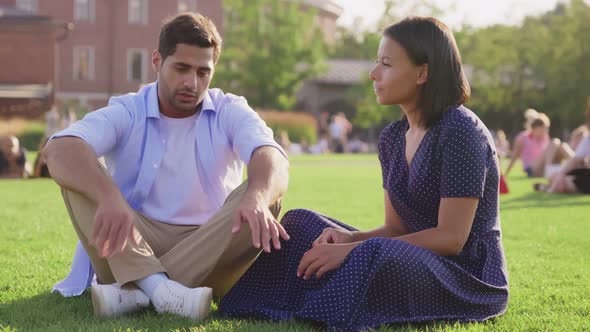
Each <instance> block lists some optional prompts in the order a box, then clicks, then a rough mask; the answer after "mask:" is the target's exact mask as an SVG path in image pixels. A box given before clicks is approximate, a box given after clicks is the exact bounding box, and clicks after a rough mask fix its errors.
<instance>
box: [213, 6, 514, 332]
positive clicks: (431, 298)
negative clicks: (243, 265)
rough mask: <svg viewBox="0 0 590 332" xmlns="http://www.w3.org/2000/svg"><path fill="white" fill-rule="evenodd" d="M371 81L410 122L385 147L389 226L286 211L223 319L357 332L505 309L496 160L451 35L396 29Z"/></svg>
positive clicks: (382, 99) (433, 22) (478, 317)
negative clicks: (274, 242) (278, 233)
mask: <svg viewBox="0 0 590 332" xmlns="http://www.w3.org/2000/svg"><path fill="white" fill-rule="evenodd" d="M370 77H371V79H372V80H373V82H374V83H373V84H374V91H375V94H376V96H377V101H378V102H379V104H382V105H400V106H401V108H402V110H403V112H404V115H405V117H404V119H402V120H399V121H396V122H394V123H392V124H390V125H389V126H387V127H386V128H385V129H384V130H383V132H382V133H381V136H380V141H379V146H378V151H379V160H380V162H381V170H382V175H383V189H384V192H383V195H384V202H385V211H384V215H385V216H384V219H385V222H384V225H383V226H381V227H378V228H376V229H374V230H370V231H358V230H356V229H354V228H352V227H350V226H348V225H346V224H344V223H342V222H340V221H337V220H335V219H333V218H330V217H328V216H324V215H322V214H319V213H317V212H314V211H310V210H305V209H297V210H291V211H289V212H287V213H286V214H285V215H284V217H283V219H282V224H283V227H285V230H286V231H287V232H288V233H289V235H290V236H291V240H290V241H288V242H285V243H284V244H283V245H282V249H281V251H278V252H272V253H271V254H270V255H265V256H262V257H260V258H259V259H258V260H257V261H256V262H255V263H254V264H253V265H252V266H251V267H250V269H249V270H248V271H247V272H246V273H245V274H244V275H243V276H242V278H241V279H240V280H239V281H238V283H237V284H236V285H235V286H234V287H233V288H232V289H231V290H230V292H229V293H228V294H227V295H226V296H225V297H224V298H223V299H222V300H221V302H220V304H219V311H220V312H221V313H222V315H223V316H225V317H240V318H245V317H252V318H259V319H260V318H262V319H269V320H273V321H277V320H287V319H301V320H305V321H309V322H314V323H317V324H321V325H322V326H323V327H325V328H327V329H329V330H342V331H359V330H369V329H376V328H378V327H379V326H381V325H383V324H387V323H405V322H422V321H431V320H452V321H462V322H468V321H483V320H486V319H489V318H491V317H495V316H498V315H501V314H503V313H504V312H505V311H506V307H507V303H508V275H507V270H506V263H505V257H504V250H503V246H502V235H501V229H500V220H499V215H498V203H499V200H498V197H499V196H498V179H499V177H500V174H499V171H498V158H497V154H496V150H495V146H494V141H493V139H492V137H491V135H490V132H489V131H488V129H487V128H486V126H485V125H484V124H483V122H482V121H481V120H480V119H479V118H478V117H477V116H476V115H475V114H474V113H473V112H472V111H470V110H469V109H467V108H465V107H464V106H463V105H462V104H463V103H464V102H466V101H467V99H468V98H469V95H470V89H469V84H468V82H467V80H466V78H465V75H464V72H463V69H462V64H461V57H460V55H459V51H458V49H457V46H456V43H455V39H454V37H453V34H452V32H451V30H450V29H449V28H448V27H447V26H445V25H444V24H443V23H442V22H440V21H439V20H437V19H435V18H422V17H411V18H407V19H405V20H403V21H401V22H399V23H396V24H393V25H391V26H389V27H388V28H386V29H385V31H384V33H383V36H382V38H381V42H380V44H379V50H378V52H377V61H376V64H375V66H374V68H373V69H372V71H371V73H370ZM350 195H352V196H354V193H350ZM352 196H351V197H352ZM351 199H352V198H351Z"/></svg>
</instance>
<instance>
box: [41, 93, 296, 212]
mask: <svg viewBox="0 0 590 332" xmlns="http://www.w3.org/2000/svg"><path fill="white" fill-rule="evenodd" d="M159 121H160V110H159V106H158V93H157V82H155V83H151V84H149V85H146V86H144V87H143V88H142V89H141V90H139V92H137V93H131V94H127V95H123V96H118V97H113V98H111V99H110V100H109V104H108V106H107V107H104V108H102V109H99V110H97V111H94V112H91V113H89V114H88V115H86V116H85V117H84V118H83V119H82V120H80V121H78V122H76V123H74V124H73V125H71V126H70V127H68V128H67V129H64V130H62V131H60V132H58V133H56V134H55V135H54V136H53V137H52V138H56V137H62V136H76V137H79V138H81V139H83V140H84V141H86V142H87V143H88V144H89V145H90V146H91V147H92V148H93V149H94V151H95V152H96V155H97V156H98V157H101V156H104V159H105V163H106V167H107V170H108V171H109V174H110V175H111V177H112V178H113V180H114V181H115V183H116V184H117V186H118V187H119V189H120V190H121V192H122V193H123V195H124V197H125V198H126V199H127V201H128V202H129V205H130V206H131V207H132V208H134V209H136V210H138V209H140V207H141V206H142V204H143V203H144V201H145V200H146V198H147V197H148V194H149V192H150V189H151V187H152V185H153V183H154V180H155V179H156V176H157V174H158V171H159V167H160V164H161V162H162V158H163V157H164V154H165V152H166V151H165V146H166V144H165V141H164V140H165V137H161V135H160V131H159ZM195 121H196V126H195V140H196V144H195V146H196V152H195V156H197V158H196V159H197V160H196V163H197V170H198V174H199V180H200V182H201V183H202V185H203V188H204V190H205V192H206V193H207V195H208V196H209V198H210V202H211V204H213V205H215V207H216V208H219V207H221V206H222V204H223V202H224V201H225V199H226V197H227V196H228V195H229V193H230V192H231V191H232V190H234V189H235V188H237V187H238V186H239V185H240V183H241V182H242V174H243V170H244V163H246V164H248V163H249V161H250V157H251V156H252V153H253V152H254V150H255V149H256V148H258V147H261V146H273V147H276V148H277V149H279V150H280V151H281V152H282V153H283V154H285V152H284V151H283V150H282V148H281V147H280V146H279V145H278V144H277V143H276V142H275V140H274V138H273V134H272V130H271V129H270V128H268V127H267V126H266V124H265V123H264V121H263V120H262V119H261V118H260V117H259V116H258V114H257V113H256V112H254V110H252V108H250V106H248V103H247V102H246V99H244V98H242V97H238V96H235V95H232V94H224V93H223V92H222V91H221V90H219V89H209V90H208V91H207V93H206V94H205V98H204V99H203V102H202V107H201V114H200V115H199V116H198V117H197V118H196V120H195ZM285 156H286V154H285ZM193 175H194V174H193ZM186 176H187V177H189V176H190V174H187V175H186ZM186 183H189V181H187V182H186ZM174 189H175V188H170V195H171V199H174V193H175V191H174ZM195 199H198V198H195Z"/></svg>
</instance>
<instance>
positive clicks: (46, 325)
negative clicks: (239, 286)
mask: <svg viewBox="0 0 590 332" xmlns="http://www.w3.org/2000/svg"><path fill="white" fill-rule="evenodd" d="M494 321H495V319H492V320H490V321H487V322H485V323H483V324H477V323H465V324H463V323H456V322H445V321H438V322H425V323H420V324H391V325H385V326H382V327H381V328H379V329H378V330H377V331H432V330H439V329H445V328H449V327H454V328H460V327H470V326H471V327H479V328H483V327H493V325H494ZM0 325H2V326H3V327H4V328H5V329H6V328H8V327H10V328H11V329H15V330H17V331H32V330H42V331H79V330H84V331H148V330H149V331H171V330H176V331H184V330H191V331H195V330H196V331H268V332H270V331H310V332H311V331H324V329H323V328H322V326H321V325H319V324H314V323H313V322H303V321H296V322H294V321H289V322H279V323H273V322H269V321H262V320H249V319H248V320H244V319H241V320H239V319H236V320H231V319H229V320H228V319H224V318H223V317H221V316H220V315H219V314H217V313H216V312H213V315H212V317H211V319H209V320H207V321H205V322H194V321H192V320H189V319H185V318H180V317H178V316H173V315H168V314H167V315H160V314H157V313H156V312H155V311H154V310H153V309H149V310H146V311H144V312H141V313H137V314H133V315H127V316H123V317H118V318H116V319H100V318H96V317H95V316H94V314H93V312H92V304H91V301H90V294H89V293H88V292H86V293H84V294H83V295H82V296H80V297H76V298H67V299H66V298H63V297H61V296H60V295H57V294H51V293H43V294H39V295H36V296H33V297H30V298H23V299H19V300H16V301H13V302H9V303H2V304H0Z"/></svg>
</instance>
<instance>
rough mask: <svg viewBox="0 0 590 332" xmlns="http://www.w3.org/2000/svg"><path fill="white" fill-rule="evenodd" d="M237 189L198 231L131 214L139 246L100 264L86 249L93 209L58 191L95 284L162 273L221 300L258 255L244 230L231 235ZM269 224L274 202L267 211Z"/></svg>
mask: <svg viewBox="0 0 590 332" xmlns="http://www.w3.org/2000/svg"><path fill="white" fill-rule="evenodd" d="M246 188H247V182H244V183H242V184H241V185H240V186H239V187H238V188H236V189H235V190H234V191H233V192H232V193H231V194H230V195H229V196H228V197H227V199H226V201H225V203H224V204H223V206H222V207H221V209H220V210H219V211H218V212H217V213H216V214H215V215H214V216H213V217H212V218H211V219H210V220H209V221H208V222H207V223H206V224H205V225H202V226H184V225H169V224H165V223H161V222H158V221H156V220H152V219H150V218H147V217H146V216H143V215H141V214H140V213H138V212H136V217H137V218H136V219H135V227H136V230H137V231H138V232H139V233H140V234H141V237H142V239H141V240H140V241H139V244H137V245H136V244H135V243H132V242H131V241H129V242H127V245H126V246H125V248H124V250H123V252H122V253H121V254H119V255H115V256H114V257H112V258H108V259H107V258H101V257H99V256H98V254H97V250H96V248H95V247H93V246H91V245H90V244H89V238H90V237H91V236H92V227H93V224H94V215H95V213H96V208H97V206H96V204H95V203H94V202H92V201H91V200H89V199H88V198H86V197H85V196H83V195H81V194H79V193H77V192H73V191H69V190H64V189H62V195H63V198H64V201H65V204H66V207H67V209H68V213H69V215H70V219H71V220H72V224H73V225H74V228H75V230H76V233H77V234H78V237H79V238H80V241H81V242H82V244H83V246H84V248H85V249H86V252H87V253H88V256H89V257H90V261H91V263H92V267H93V268H94V270H95V272H96V276H97V279H98V282H99V283H101V284H111V283H115V282H117V283H119V284H121V285H124V284H126V283H129V282H132V281H134V280H138V279H141V278H144V277H147V276H149V275H151V274H153V273H157V272H165V273H166V274H167V275H168V277H169V278H170V279H172V280H175V281H178V282H179V283H181V284H183V285H185V286H187V287H191V288H192V287H203V286H206V287H211V288H213V295H214V296H215V297H216V298H221V297H222V296H223V295H224V294H225V293H226V292H227V291H228V290H229V289H230V288H231V287H232V286H233V285H234V284H235V283H236V282H237V281H238V279H239V278H240V277H241V276H242V274H243V273H244V272H246V270H247V269H248V267H250V265H251V264H252V263H253V262H254V260H255V259H256V257H257V256H258V254H260V252H261V249H256V248H254V247H253V246H252V238H251V232H250V227H249V226H248V224H243V225H242V227H241V229H240V232H238V233H237V234H232V232H231V228H232V214H233V211H234V210H235V209H236V208H237V206H238V204H239V203H240V201H241V199H242V197H243V196H244V193H245V192H246ZM269 208H270V211H271V212H272V214H273V215H274V216H275V218H278V216H279V212H280V209H281V205H280V201H277V202H276V203H274V204H273V205H272V206H270V207H269Z"/></svg>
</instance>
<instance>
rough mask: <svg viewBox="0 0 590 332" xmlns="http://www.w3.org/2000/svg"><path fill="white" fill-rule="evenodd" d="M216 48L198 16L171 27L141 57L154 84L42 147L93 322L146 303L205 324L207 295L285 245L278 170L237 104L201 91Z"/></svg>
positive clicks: (262, 129)
mask: <svg viewBox="0 0 590 332" xmlns="http://www.w3.org/2000/svg"><path fill="white" fill-rule="evenodd" d="M221 45H222V43H221V38H220V36H219V34H218V32H217V29H216V27H215V26H214V25H213V23H212V22H211V21H210V20H209V19H207V18H205V17H204V16H202V15H200V14H196V13H186V14H179V15H177V16H175V17H173V18H171V19H170V20H168V21H167V22H166V23H165V24H164V26H163V27H162V29H161V31H160V38H159V44H158V49H157V50H155V51H154V52H153V54H152V67H153V69H154V71H155V72H156V73H157V77H158V80H157V81H156V82H154V83H151V84H148V85H146V86H144V87H142V88H141V89H140V90H139V91H138V92H137V93H132V94H128V95H123V96H119V97H113V98H111V100H110V101H109V105H108V106H107V107H105V108H102V109H99V110H97V111H94V112H91V113H89V114H88V115H86V116H85V117H84V118H83V119H82V120H80V121H78V122H75V123H74V124H71V125H70V126H69V127H68V128H66V129H64V130H63V131H61V132H58V133H56V134H55V135H54V136H53V137H52V138H51V140H50V141H49V143H47V146H46V147H45V149H44V150H43V157H44V159H45V160H46V162H47V166H48V168H49V172H50V174H51V176H52V177H53V179H54V180H55V181H56V182H57V183H58V184H59V185H60V186H61V188H62V195H63V198H64V201H65V204H66V207H67V210H68V212H69V215H70V219H71V221H72V223H73V226H74V229H75V231H76V233H77V235H78V237H79V239H80V242H81V243H82V245H83V248H84V249H85V251H86V253H87V254H88V256H89V257H90V261H91V263H92V268H93V269H94V271H95V272H96V277H97V281H98V283H97V284H92V287H91V294H92V305H93V307H94V313H95V314H96V315H97V316H100V317H110V316H117V315H121V314H125V313H129V312H134V311H138V310H141V309H143V308H145V307H147V306H148V305H149V303H150V302H151V303H152V304H153V305H154V307H155V309H156V311H157V312H159V313H162V312H169V313H173V314H177V315H181V316H185V317H190V318H193V319H197V320H198V319H204V318H207V316H208V315H209V312H210V309H211V299H212V295H213V296H216V297H220V296H222V295H223V294H224V292H225V291H226V290H227V289H229V288H231V286H232V285H233V283H235V281H236V280H237V279H238V278H239V277H240V275H241V274H242V273H243V272H244V271H245V270H246V269H247V268H248V266H249V265H250V264H251V262H252V261H253V260H254V259H255V258H256V257H257V256H258V254H259V253H260V251H261V250H263V249H264V251H266V252H269V251H270V248H271V246H272V247H273V248H274V249H280V242H279V238H283V239H287V238H288V235H287V233H286V232H285V230H284V229H283V228H282V227H281V226H280V225H279V224H278V222H276V218H277V216H278V214H279V209H280V199H281V197H282V196H283V194H284V193H285V191H286V189H287V183H288V165H289V162H288V160H287V158H286V154H285V152H284V151H283V150H282V148H281V147H280V146H279V145H278V144H277V143H276V142H275V141H274V139H273V134H272V130H270V128H268V127H267V126H266V124H265V123H264V121H262V119H261V118H260V117H259V116H258V115H257V113H256V112H254V110H252V109H251V108H250V107H249V106H248V104H247V102H246V100H245V99H244V98H242V97H238V96H235V95H232V94H229V93H224V92H222V91H221V90H219V89H210V88H209V84H210V82H211V79H212V78H213V74H214V72H215V65H216V63H217V60H218V58H219V55H220V51H221ZM103 156H104V159H105V161H106V168H107V170H104V169H103V168H102V167H101V165H100V164H99V162H98V161H97V158H98V157H103ZM244 163H246V164H247V165H248V180H247V181H246V182H244V183H242V171H243V167H244ZM107 172H108V173H107ZM242 223H247V224H248V225H247V226H242ZM76 257H78V256H76ZM73 270H74V269H73ZM82 270H83V269H82ZM86 280H87V279H85V278H84V279H83V281H84V283H86ZM136 286H137V287H139V289H138V288H137V287H136Z"/></svg>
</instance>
